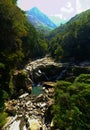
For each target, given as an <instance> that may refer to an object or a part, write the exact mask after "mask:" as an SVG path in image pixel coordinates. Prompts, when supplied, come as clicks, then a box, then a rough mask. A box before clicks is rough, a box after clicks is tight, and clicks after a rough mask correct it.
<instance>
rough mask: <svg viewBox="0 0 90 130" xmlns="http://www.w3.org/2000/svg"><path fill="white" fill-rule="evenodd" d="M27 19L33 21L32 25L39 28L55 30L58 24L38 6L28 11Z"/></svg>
mask: <svg viewBox="0 0 90 130" xmlns="http://www.w3.org/2000/svg"><path fill="white" fill-rule="evenodd" d="M26 15H27V19H28V21H30V22H31V23H32V25H33V26H34V27H35V28H36V29H38V30H45V31H47V30H53V29H55V28H56V25H55V24H54V23H53V22H52V21H51V20H50V19H49V18H48V17H47V16H46V15H45V14H44V13H42V12H41V11H40V10H39V9H38V8H37V7H34V8H32V9H31V10H29V11H26Z"/></svg>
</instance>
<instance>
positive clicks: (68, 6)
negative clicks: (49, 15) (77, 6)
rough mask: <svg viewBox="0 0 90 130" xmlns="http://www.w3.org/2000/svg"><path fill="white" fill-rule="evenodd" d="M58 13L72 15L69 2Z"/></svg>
mask: <svg viewBox="0 0 90 130" xmlns="http://www.w3.org/2000/svg"><path fill="white" fill-rule="evenodd" d="M60 11H61V12H65V13H72V12H73V11H74V8H73V7H72V4H71V3H70V2H67V4H66V6H63V7H62V8H61V9H60Z"/></svg>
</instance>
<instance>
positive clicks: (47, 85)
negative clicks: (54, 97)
mask: <svg viewBox="0 0 90 130" xmlns="http://www.w3.org/2000/svg"><path fill="white" fill-rule="evenodd" d="M55 85H56V83H55V82H44V83H43V85H42V86H43V87H45V88H46V89H48V88H53V87H54V86H55Z"/></svg>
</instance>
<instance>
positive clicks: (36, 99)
mask: <svg viewBox="0 0 90 130" xmlns="http://www.w3.org/2000/svg"><path fill="white" fill-rule="evenodd" d="M63 66H64V69H63ZM23 71H24V72H25V73H26V75H27V80H25V84H26V87H27V86H30V88H31V87H32V89H31V93H28V92H24V94H21V96H19V97H18V98H17V99H13V100H10V101H8V102H6V104H5V106H6V111H8V112H9V113H10V114H11V115H12V116H11V117H10V118H9V119H8V122H7V124H6V125H5V126H4V128H3V130H51V127H52V118H50V119H48V118H49V117H50V115H47V113H48V110H49V108H50V107H51V106H52V105H53V103H54V100H53V98H52V97H53V94H54V88H53V86H54V83H55V82H52V81H56V80H58V79H59V78H61V76H63V73H65V72H66V71H67V64H65V65H62V64H61V63H56V62H54V61H53V60H52V59H51V58H49V57H45V58H42V59H38V60H36V61H33V62H30V63H28V64H27V65H26V66H25V68H24V69H23ZM20 73H21V72H19V74H20ZM16 76H18V73H16V74H15V75H14V78H15V77H16ZM16 79H17V78H16ZM14 82H15V84H17V82H16V80H15V79H14ZM20 82H21V81H20ZM20 84H21V83H20ZM49 86H50V88H49ZM47 119H48V121H47Z"/></svg>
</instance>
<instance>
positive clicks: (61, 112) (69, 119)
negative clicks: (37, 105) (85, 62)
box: [52, 74, 90, 130]
mask: <svg viewBox="0 0 90 130" xmlns="http://www.w3.org/2000/svg"><path fill="white" fill-rule="evenodd" d="M86 79H87V81H86ZM89 80H90V74H88V75H87V74H82V75H80V76H79V77H77V78H76V79H75V81H74V83H72V84H71V83H69V82H66V81H58V82H57V85H56V87H55V96H54V98H55V104H54V105H53V108H52V112H53V115H54V118H53V120H54V125H55V128H59V129H60V130H63V129H65V130H82V129H83V130H86V129H87V130H89V129H90V123H89V120H90V116H89V113H90V84H89V82H88V81H89Z"/></svg>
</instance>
